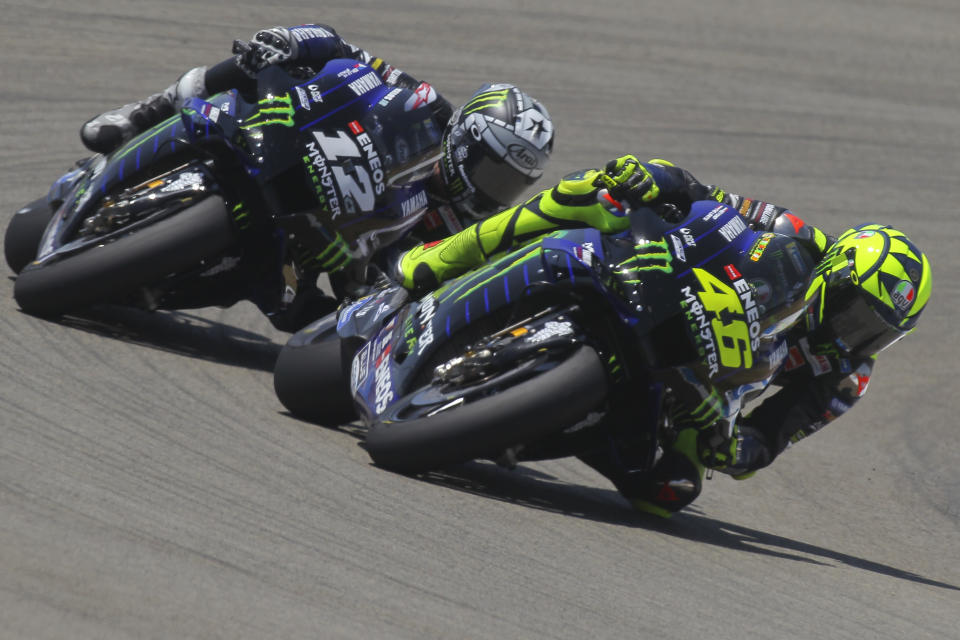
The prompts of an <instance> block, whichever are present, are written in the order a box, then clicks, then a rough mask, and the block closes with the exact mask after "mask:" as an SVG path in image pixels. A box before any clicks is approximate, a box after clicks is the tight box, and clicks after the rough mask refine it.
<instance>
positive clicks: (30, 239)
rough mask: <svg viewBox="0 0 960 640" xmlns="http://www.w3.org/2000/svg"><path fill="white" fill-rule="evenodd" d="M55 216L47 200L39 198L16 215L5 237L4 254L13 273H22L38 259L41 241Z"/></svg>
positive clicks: (8, 226)
mask: <svg viewBox="0 0 960 640" xmlns="http://www.w3.org/2000/svg"><path fill="white" fill-rule="evenodd" d="M53 214H54V211H53V209H52V208H51V207H50V205H49V204H48V203H47V199H46V198H37V199H36V200H34V201H33V202H31V203H30V204H28V205H27V206H25V207H23V208H22V209H20V210H19V211H17V212H16V213H15V214H14V216H13V218H12V219H11V220H10V224H9V225H7V231H6V233H5V234H4V236H3V253H4V257H6V259H7V265H8V266H9V267H10V270H11V271H13V272H14V273H20V271H22V270H23V268H24V267H25V266H27V265H28V264H30V262H32V261H33V259H34V258H36V257H37V249H38V248H39V247H40V240H41V239H43V232H44V231H45V230H46V228H47V224H48V223H49V222H50V219H51V218H53Z"/></svg>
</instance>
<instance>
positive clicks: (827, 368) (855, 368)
mask: <svg viewBox="0 0 960 640" xmlns="http://www.w3.org/2000/svg"><path fill="white" fill-rule="evenodd" d="M625 158H632V156H625ZM620 160H623V159H622V158H621V159H620ZM612 164H614V163H611V165H612ZM639 164H640V166H641V167H642V170H643V171H645V172H647V173H648V174H649V177H650V178H651V180H650V181H649V186H648V187H647V188H646V190H645V192H644V194H643V196H642V200H643V203H644V204H646V205H647V206H651V207H653V208H654V209H658V210H659V211H660V212H661V214H662V215H665V216H670V215H674V214H676V213H680V212H685V211H686V210H687V209H688V208H689V206H690V203H691V202H693V201H696V200H705V199H713V200H717V201H719V202H723V203H725V204H728V205H730V206H732V207H734V208H736V209H737V210H738V211H739V213H740V215H741V216H743V218H744V220H745V221H746V222H747V223H748V224H749V226H751V227H752V228H753V229H755V230H763V231H774V232H776V233H780V234H784V235H788V236H791V237H793V238H795V239H796V240H797V241H798V242H800V243H801V244H803V246H804V247H805V248H807V249H808V250H809V251H810V252H811V254H812V255H813V256H814V257H815V258H817V259H819V258H820V257H821V256H822V255H823V254H824V252H825V251H826V249H827V247H828V246H829V245H830V244H832V242H833V238H830V237H828V236H827V235H826V234H824V233H823V232H822V231H820V230H819V229H817V228H815V227H813V226H811V225H808V224H806V223H804V222H803V221H802V220H801V219H799V218H798V217H797V216H795V215H794V214H793V213H791V212H790V211H789V210H787V209H785V208H783V207H779V206H776V205H773V204H770V203H767V202H763V201H760V200H755V199H750V198H745V197H742V196H738V195H736V194H731V193H727V192H726V191H724V190H723V189H720V188H718V187H715V186H710V185H704V184H701V183H700V182H699V181H698V180H697V179H696V178H694V177H693V176H692V175H691V174H690V173H689V172H688V171H686V170H684V169H681V168H679V167H676V166H673V165H672V164H670V163H669V162H666V161H664V160H651V161H650V162H647V163H639ZM611 165H608V173H609V168H610V166H611ZM604 173H605V172H604V171H601V170H599V169H589V170H586V171H581V172H577V173H574V174H570V175H568V176H566V177H565V178H564V179H563V180H561V181H560V183H559V184H557V185H556V186H554V187H552V188H550V189H546V190H544V191H541V192H540V193H538V194H536V195H535V196H533V197H532V198H530V199H529V200H527V201H526V202H524V203H522V204H519V205H516V206H514V207H511V208H509V209H506V210H504V211H502V212H500V213H498V214H496V215H494V216H491V217H490V218H488V219H486V220H483V221H481V222H478V223H476V224H474V225H472V226H470V227H467V228H466V229H464V230H463V231H461V232H459V233H457V234H454V235H452V236H450V237H447V238H445V239H444V240H442V241H439V242H434V243H429V244H425V245H420V246H417V247H415V248H413V249H412V250H410V251H408V252H407V253H405V254H404V255H403V256H401V258H400V261H399V265H398V273H397V274H396V275H397V277H398V279H400V280H401V281H402V282H403V284H404V286H406V287H408V288H415V289H416V288H433V287H435V286H436V285H437V284H438V283H439V282H442V281H444V280H447V279H449V278H452V277H455V276H457V275H460V274H461V273H464V272H466V271H468V270H470V269H472V268H475V267H477V266H480V265H482V264H483V263H484V262H485V261H487V260H489V259H491V258H495V257H497V256H498V255H500V254H502V253H504V252H507V251H510V250H512V249H515V248H517V247H519V246H522V245H523V244H525V243H527V242H530V241H532V240H534V239H536V238H537V237H539V236H540V235H542V234H545V233H549V232H551V231H554V230H556V229H562V228H576V227H584V226H590V227H594V228H597V229H599V230H600V231H603V232H611V233H615V232H620V231H624V230H626V229H627V228H629V221H628V219H627V217H626V216H625V213H624V210H623V208H622V207H621V206H620V205H619V202H618V201H617V200H616V199H615V198H612V197H611V196H610V191H613V189H611V190H609V191H608V189H607V187H609V186H610V181H609V180H606V181H605V180H604V179H603V178H601V176H603V175H604ZM811 340H812V338H811V337H810V336H808V335H807V334H806V332H805V331H804V328H803V326H802V324H801V325H799V326H797V327H794V329H792V330H791V331H790V333H789V334H788V336H787V347H788V348H787V355H786V357H785V359H784V361H783V363H782V364H781V365H780V368H779V370H778V371H777V373H776V374H775V376H774V378H773V381H772V385H773V386H777V387H780V388H779V389H778V390H777V391H776V392H774V393H773V394H772V395H770V396H769V397H768V398H767V399H766V400H764V401H763V402H762V403H760V404H759V406H757V407H756V408H755V409H753V410H752V411H751V412H750V413H749V414H748V415H746V416H741V417H740V419H739V420H738V423H737V425H736V427H737V428H736V431H735V437H734V438H732V439H729V438H722V437H719V436H718V434H717V433H716V431H715V430H711V429H709V428H700V429H685V430H682V431H681V432H680V437H679V438H678V440H677V442H676V443H675V445H674V446H673V448H672V449H671V450H670V451H667V452H666V453H665V455H664V456H663V457H662V458H661V459H660V460H659V462H658V463H657V464H656V465H655V467H654V468H653V470H651V471H644V470H643V467H642V464H643V463H642V461H644V460H645V451H646V449H645V446H646V445H644V444H641V443H634V442H632V441H631V433H632V430H631V429H630V428H629V427H628V426H627V425H624V426H625V427H627V428H620V429H618V428H614V429H609V430H608V431H609V433H610V434H611V435H610V436H609V439H608V441H606V442H603V443H601V444H599V445H598V446H596V447H594V448H592V449H591V450H588V451H585V452H583V453H582V454H581V455H580V456H579V457H580V459H581V460H583V461H584V462H586V463H587V464H588V465H590V466H591V467H593V468H594V469H596V470H597V471H599V472H600V473H602V474H603V475H605V476H606V477H607V478H609V479H610V480H611V481H612V482H613V483H614V485H615V486H616V487H617V489H618V490H619V491H620V492H621V493H622V494H623V495H624V496H625V497H627V498H628V499H630V500H631V502H632V503H633V504H634V506H636V507H637V508H639V509H641V510H645V511H649V512H652V513H656V514H659V515H664V516H666V515H669V514H670V513H672V512H674V511H677V510H679V509H680V508H682V507H684V506H686V505H688V504H689V503H690V502H692V501H693V500H694V499H695V498H696V497H697V495H699V493H700V490H701V487H702V479H703V476H704V469H705V467H710V468H714V469H717V470H721V471H724V472H727V473H730V474H731V475H733V476H734V477H737V478H744V477H748V476H749V475H752V472H754V471H756V470H757V469H760V468H762V467H765V466H767V465H768V464H770V463H771V462H772V461H773V459H774V458H776V457H777V456H778V455H779V454H780V453H781V452H782V451H783V450H785V449H786V448H787V447H788V446H790V445H791V444H792V443H795V442H797V441H799V440H800V439H802V438H804V437H806V436H808V435H810V434H811V433H814V432H816V431H817V430H819V429H820V428H822V427H823V426H824V425H826V424H827V423H829V422H831V421H832V420H834V419H835V418H837V417H838V416H839V415H841V414H843V413H845V412H846V411H848V410H849V409H850V408H851V407H852V406H853V405H854V404H855V403H856V402H857V401H858V400H859V399H860V397H862V396H863V394H864V392H865V391H866V388H867V384H868V382H869V380H870V375H871V372H872V369H873V361H874V359H873V358H866V359H862V358H861V359H851V358H848V357H846V356H844V355H843V354H841V353H839V352H838V351H837V350H836V349H835V348H833V347H831V346H830V345H819V344H813V343H811Z"/></svg>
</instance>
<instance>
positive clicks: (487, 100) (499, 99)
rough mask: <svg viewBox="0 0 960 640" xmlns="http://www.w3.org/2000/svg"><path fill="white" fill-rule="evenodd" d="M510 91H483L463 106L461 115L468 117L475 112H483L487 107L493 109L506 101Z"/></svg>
mask: <svg viewBox="0 0 960 640" xmlns="http://www.w3.org/2000/svg"><path fill="white" fill-rule="evenodd" d="M509 93H510V89H501V90H499V91H484V92H483V93H480V94H477V95H476V96H474V98H473V100H471V101H470V102H468V103H467V104H465V105H463V115H469V114H471V113H473V112H475V111H483V110H484V109H487V108H489V107H495V106H497V105H499V104H503V103H504V102H506V101H507V95H508V94H509Z"/></svg>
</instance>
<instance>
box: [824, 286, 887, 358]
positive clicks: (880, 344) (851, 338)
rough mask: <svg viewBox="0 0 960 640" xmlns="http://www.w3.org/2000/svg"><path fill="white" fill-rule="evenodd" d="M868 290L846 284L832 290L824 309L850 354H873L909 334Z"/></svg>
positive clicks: (833, 329) (833, 330) (864, 355)
mask: <svg viewBox="0 0 960 640" xmlns="http://www.w3.org/2000/svg"><path fill="white" fill-rule="evenodd" d="M866 295H867V294H865V293H863V292H861V291H860V290H859V289H857V288H855V287H845V288H844V289H843V290H842V294H841V293H840V292H839V291H837V292H832V293H831V294H828V296H827V301H826V305H825V309H824V312H825V314H826V315H827V323H828V324H829V325H830V329H831V331H832V332H833V335H834V337H835V338H836V339H838V340H839V341H840V342H841V343H842V344H841V345H840V346H841V347H843V348H845V349H846V350H847V351H848V352H849V353H850V354H852V355H855V356H863V357H866V356H872V355H875V354H877V353H880V352H881V351H883V350H884V349H886V348H887V347H889V346H890V345H891V344H893V343H894V342H896V341H897V340H899V339H900V338H902V337H903V336H905V335H906V332H905V331H901V330H899V329H897V328H896V327H894V326H892V325H891V324H890V323H889V322H887V321H886V320H884V319H883V317H882V316H881V315H880V314H879V313H878V312H877V310H876V309H874V308H873V307H872V306H871V305H870V304H869V303H868V302H867V301H866V299H865V297H864V296H866Z"/></svg>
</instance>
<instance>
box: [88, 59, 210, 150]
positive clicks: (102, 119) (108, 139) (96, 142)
mask: <svg viewBox="0 0 960 640" xmlns="http://www.w3.org/2000/svg"><path fill="white" fill-rule="evenodd" d="M205 73H206V67H197V68H195V69H191V70H190V71H187V72H186V73H185V74H183V75H182V76H180V79H179V80H177V81H176V82H174V83H173V84H172V85H170V86H169V87H167V88H166V89H165V90H164V91H162V92H161V93H155V94H153V95H152V96H150V97H149V98H146V99H144V100H140V101H139V102H131V103H130V104H125V105H123V106H122V107H119V108H117V109H112V110H110V111H107V112H104V113H101V114H100V115H98V116H96V117H94V118H91V119H90V120H88V121H87V122H86V123H84V125H83V126H82V127H81V128H80V140H81V141H82V142H83V145H84V146H85V147H86V148H88V149H90V150H91V151H95V152H96V153H110V152H111V151H113V150H114V149H116V148H118V147H119V146H120V145H122V144H123V143H125V142H127V141H128V140H130V139H132V138H133V137H134V136H136V135H138V134H140V133H143V132H144V131H146V130H147V129H149V128H150V127H152V126H154V125H157V124H159V123H161V122H163V121H164V120H166V119H167V118H169V117H170V116H172V115H173V114H174V113H176V112H177V109H179V108H180V107H181V106H182V105H183V102H184V100H186V99H187V98H191V97H197V98H205V97H207V90H206V86H205V84H204V74H205Z"/></svg>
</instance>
